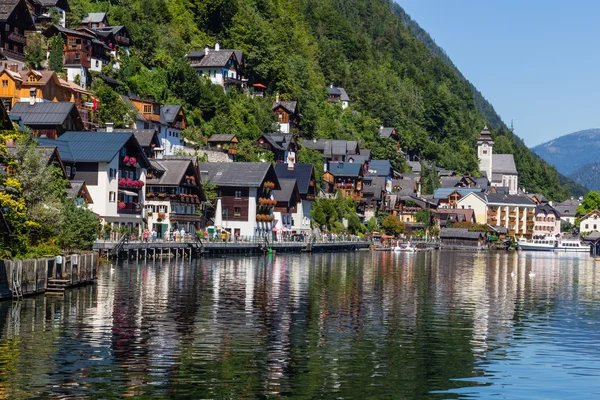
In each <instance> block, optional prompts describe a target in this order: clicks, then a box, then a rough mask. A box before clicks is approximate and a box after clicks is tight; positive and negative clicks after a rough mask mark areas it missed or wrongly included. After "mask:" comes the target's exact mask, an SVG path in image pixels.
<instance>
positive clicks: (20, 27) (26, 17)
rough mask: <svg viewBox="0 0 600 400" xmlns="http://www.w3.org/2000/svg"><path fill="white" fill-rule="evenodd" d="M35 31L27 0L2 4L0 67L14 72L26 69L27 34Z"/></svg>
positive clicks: (0, 5)
mask: <svg viewBox="0 0 600 400" xmlns="http://www.w3.org/2000/svg"><path fill="white" fill-rule="evenodd" d="M27 31H35V25H34V23H33V17H32V15H31V13H30V12H29V8H28V7H27V2H26V1H25V0H3V1H2V2H0V66H3V67H4V68H7V69H10V70H12V71H20V70H22V69H24V68H25V53H24V50H25V45H26V44H27V37H26V36H25V32H27Z"/></svg>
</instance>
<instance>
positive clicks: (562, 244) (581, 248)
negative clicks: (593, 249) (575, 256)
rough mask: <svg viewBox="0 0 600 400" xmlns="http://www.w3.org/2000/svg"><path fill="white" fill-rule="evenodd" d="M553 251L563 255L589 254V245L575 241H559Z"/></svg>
mask: <svg viewBox="0 0 600 400" xmlns="http://www.w3.org/2000/svg"><path fill="white" fill-rule="evenodd" d="M554 251H560V252H564V253H589V252H590V245H589V244H585V243H582V242H581V241H579V240H577V239H575V240H566V239H565V240H559V241H558V245H557V246H556V247H555V248H554Z"/></svg>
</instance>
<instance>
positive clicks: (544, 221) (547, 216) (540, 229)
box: [533, 204, 561, 236]
mask: <svg viewBox="0 0 600 400" xmlns="http://www.w3.org/2000/svg"><path fill="white" fill-rule="evenodd" d="M560 221H561V220H560V213H559V212H558V211H556V210H555V209H554V208H553V207H552V206H551V205H549V204H545V205H539V206H537V207H536V208H535V223H534V225H533V235H534V236H556V235H560Z"/></svg>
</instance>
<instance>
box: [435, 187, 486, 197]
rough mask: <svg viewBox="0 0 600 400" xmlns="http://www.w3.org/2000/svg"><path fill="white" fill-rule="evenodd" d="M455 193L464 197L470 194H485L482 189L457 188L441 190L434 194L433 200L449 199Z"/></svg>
mask: <svg viewBox="0 0 600 400" xmlns="http://www.w3.org/2000/svg"><path fill="white" fill-rule="evenodd" d="M454 192H458V194H460V195H461V196H462V197H464V196H466V195H468V194H469V193H473V192H483V189H481V188H457V187H451V188H439V189H437V190H436V191H435V193H433V198H434V199H447V198H448V196H450V194H452V193H454Z"/></svg>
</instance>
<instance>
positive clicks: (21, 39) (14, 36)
mask: <svg viewBox="0 0 600 400" xmlns="http://www.w3.org/2000/svg"><path fill="white" fill-rule="evenodd" d="M8 40H10V41H11V42H17V43H21V44H23V45H25V44H27V38H26V37H25V36H24V35H21V34H20V33H17V32H11V33H9V34H8Z"/></svg>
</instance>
